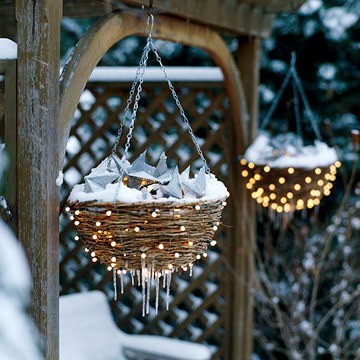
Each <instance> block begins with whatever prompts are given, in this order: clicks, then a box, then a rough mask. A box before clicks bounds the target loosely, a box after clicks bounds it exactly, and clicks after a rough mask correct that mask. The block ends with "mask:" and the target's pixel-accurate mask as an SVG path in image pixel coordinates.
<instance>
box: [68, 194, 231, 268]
mask: <svg viewBox="0 0 360 360" xmlns="http://www.w3.org/2000/svg"><path fill="white" fill-rule="evenodd" d="M225 205H226V203H225V198H224V199H220V200H217V201H194V202H191V203H186V204H179V203H174V202H168V203H164V202H162V203H159V202H156V201H154V202H143V203H136V204H127V203H116V204H114V203H98V202H87V203H81V202H77V203H69V207H70V209H71V212H72V213H73V214H74V215H73V216H74V224H75V225H76V226H77V230H78V232H79V234H81V239H82V241H83V243H84V245H85V246H86V248H87V249H88V251H89V252H90V253H91V256H92V260H93V261H94V262H96V261H98V260H99V261H100V262H101V263H104V264H108V266H109V268H108V269H109V270H112V268H113V267H114V268H116V269H118V270H123V269H125V270H137V269H141V268H142V267H144V263H146V264H145V266H146V267H152V269H153V271H155V272H162V271H163V270H169V269H173V268H174V269H175V268H182V269H184V270H187V268H188V267H189V266H192V263H193V262H195V261H196V260H197V259H200V258H201V257H202V256H206V249H207V247H208V245H209V244H210V243H211V244H212V245H215V244H214V240H212V239H213V236H214V233H215V231H216V230H217V228H218V226H219V224H220V218H221V212H222V209H223V208H224V206H225ZM215 243H216V242H215Z"/></svg>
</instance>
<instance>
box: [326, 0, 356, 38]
mask: <svg viewBox="0 0 360 360" xmlns="http://www.w3.org/2000/svg"><path fill="white" fill-rule="evenodd" d="M322 21H323V24H324V26H325V27H326V28H327V29H328V30H329V32H330V36H331V37H332V38H333V39H341V38H343V37H345V35H346V31H347V29H349V28H350V27H352V26H353V25H355V24H356V23H357V22H358V21H359V15H358V14H355V13H353V12H350V11H347V10H346V9H345V8H343V7H340V6H339V7H332V8H330V9H326V10H324V11H323V12H322Z"/></svg>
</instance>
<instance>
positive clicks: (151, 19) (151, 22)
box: [146, 14, 154, 37]
mask: <svg viewBox="0 0 360 360" xmlns="http://www.w3.org/2000/svg"><path fill="white" fill-rule="evenodd" d="M146 23H147V25H148V26H150V29H149V37H151V34H152V30H153V28H154V15H153V14H149V16H148V18H147V22H146Z"/></svg>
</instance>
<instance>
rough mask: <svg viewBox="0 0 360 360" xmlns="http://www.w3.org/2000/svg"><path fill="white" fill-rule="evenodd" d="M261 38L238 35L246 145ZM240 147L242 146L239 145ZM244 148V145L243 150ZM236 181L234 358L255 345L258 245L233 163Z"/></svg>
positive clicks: (253, 116) (254, 113)
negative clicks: (253, 293)
mask: <svg viewBox="0 0 360 360" xmlns="http://www.w3.org/2000/svg"><path fill="white" fill-rule="evenodd" d="M259 55H260V41H259V39H258V38H253V37H246V38H241V39H239V49H238V66H239V70H240V76H241V81H242V83H243V86H244V92H245V97H246V103H247V108H248V110H249V116H250V121H249V122H248V134H247V135H248V136H247V138H246V139H245V146H247V145H248V144H249V143H250V142H251V141H252V139H253V137H254V136H255V135H256V131H257V124H258V85H259ZM238 150H239V149H238ZM244 150H245V149H241V152H239V151H237V153H238V154H241V153H243V152H244ZM234 169H235V179H234V181H235V183H236V187H237V188H238V189H239V194H237V196H239V198H240V202H239V205H238V206H237V209H236V218H237V221H236V226H235V234H236V236H235V244H234V254H235V255H234V268H235V271H236V273H237V274H238V276H237V278H236V281H235V284H234V297H233V298H234V300H233V301H234V304H233V311H234V315H233V325H232V334H233V337H232V357H231V359H232V360H249V359H250V357H251V353H252V347H253V300H252V297H251V293H250V290H251V288H252V287H253V285H254V277H255V266H254V251H253V250H254V246H255V245H256V243H255V242H256V232H255V231H256V228H255V226H256V213H255V203H254V202H253V200H252V199H251V197H250V194H249V192H248V191H247V190H246V189H245V184H243V183H242V180H241V177H240V170H239V166H238V164H236V165H235V166H234Z"/></svg>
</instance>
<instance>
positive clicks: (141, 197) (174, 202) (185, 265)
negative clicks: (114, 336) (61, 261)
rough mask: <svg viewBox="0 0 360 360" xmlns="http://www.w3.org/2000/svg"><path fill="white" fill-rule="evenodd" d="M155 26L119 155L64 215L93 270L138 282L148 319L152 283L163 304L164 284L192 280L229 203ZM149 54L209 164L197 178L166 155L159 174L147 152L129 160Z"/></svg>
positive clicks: (76, 192) (78, 190)
mask: <svg viewBox="0 0 360 360" xmlns="http://www.w3.org/2000/svg"><path fill="white" fill-rule="evenodd" d="M150 20H151V21H152V23H151V28H150V33H149V36H148V39H147V43H146V46H145V48H144V51H143V55H142V57H141V60H140V65H139V68H138V71H137V73H136V78H135V80H134V82H133V84H132V87H131V91H130V95H129V99H128V101H127V106H126V108H125V111H124V116H123V118H122V122H121V126H120V129H119V131H118V136H117V138H116V141H115V145H114V148H113V153H112V155H111V156H110V157H109V158H107V159H105V160H104V161H103V162H102V163H101V164H100V165H99V166H98V167H97V168H96V169H93V170H92V172H91V173H90V174H89V175H88V176H86V177H85V184H82V185H76V186H75V187H74V189H73V191H72V193H71V195H70V197H69V200H68V203H67V207H66V211H68V212H69V213H70V219H71V220H72V221H73V222H74V225H75V226H76V229H77V230H78V233H79V235H77V236H76V240H79V239H81V240H82V241H83V243H84V245H85V246H86V248H85V251H86V252H89V253H90V255H91V257H92V261H93V262H97V261H99V262H101V263H103V264H106V265H107V268H108V270H109V271H111V270H112V271H113V273H114V283H115V280H116V275H117V274H118V275H120V277H121V281H122V275H123V273H126V272H130V274H131V276H132V277H135V276H137V277H138V281H139V282H141V284H142V288H143V314H144V315H145V312H146V313H148V312H149V305H148V301H149V295H148V296H147V304H145V289H149V288H150V284H151V283H154V282H155V284H156V288H157V291H156V293H157V299H158V291H159V279H160V278H161V277H164V282H165V283H167V287H168V290H167V292H169V286H170V279H171V274H172V273H173V272H174V271H178V270H180V271H186V270H190V273H191V271H192V266H193V264H194V262H195V261H197V260H199V259H200V258H202V257H207V253H206V249H207V247H208V245H209V244H210V245H215V244H216V241H215V240H213V237H214V233H215V232H216V230H217V229H218V227H219V225H220V221H221V213H222V210H223V208H224V206H225V205H226V198H227V197H228V196H229V193H228V192H227V190H226V187H225V185H224V184H223V183H222V182H220V181H219V180H217V179H216V178H215V176H214V175H212V174H211V173H210V170H209V168H208V166H207V162H206V160H205V158H204V156H203V153H202V151H201V149H200V146H199V144H198V142H197V140H196V138H195V136H194V133H193V131H192V129H191V126H190V124H189V121H188V119H187V117H186V115H185V112H184V110H183V108H182V106H181V104H180V101H179V99H178V97H177V94H176V92H175V90H174V87H173V85H172V83H171V81H170V80H169V78H168V77H167V74H166V70H165V68H164V66H163V65H162V62H161V58H160V56H159V54H158V52H157V49H156V47H155V45H154V43H153V41H152V37H151V29H152V27H153V16H152V15H150ZM150 51H152V52H153V53H154V54H155V56H156V60H157V61H158V63H159V65H160V67H161V70H162V71H163V73H164V75H165V80H166V81H167V83H168V85H169V88H170V91H171V93H172V95H173V97H174V100H175V102H176V104H177V106H178V108H179V110H180V115H181V117H182V119H183V121H184V123H185V125H186V126H187V128H188V131H189V134H190V136H191V139H192V141H193V143H194V146H195V148H196V150H197V152H198V154H199V157H200V158H201V160H202V162H203V167H202V168H201V169H200V171H199V173H198V174H197V176H195V178H190V177H189V173H190V168H188V169H187V170H185V171H184V172H183V173H182V174H181V175H180V174H179V172H178V170H177V168H176V169H173V170H169V169H168V167H167V163H166V156H165V154H163V155H162V156H161V158H160V159H159V163H158V164H157V166H156V168H155V167H152V166H150V165H149V164H147V163H146V161H145V160H146V152H145V153H143V154H142V155H140V157H139V158H138V159H136V160H135V161H134V162H133V163H132V164H130V163H129V162H128V161H127V160H126V159H127V157H128V149H129V147H130V141H131V138H132V132H133V129H134V126H135V120H136V114H137V109H138V102H139V99H140V93H141V91H142V82H143V75H144V72H145V68H146V65H147V59H148V55H149V52H150ZM132 104H133V108H132V111H131V118H130V123H129V126H128V128H129V131H128V134H127V140H126V144H125V147H124V151H123V156H122V158H121V159H120V158H118V157H117V155H116V152H117V145H118V143H119V140H120V137H121V134H122V130H123V127H124V124H125V122H126V121H127V117H128V115H129V113H130V105H132ZM146 291H149V290H146ZM115 293H116V292H115ZM156 301H157V303H158V300H156ZM157 303H156V310H157V306H158V304H157ZM145 309H146V310H145Z"/></svg>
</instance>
